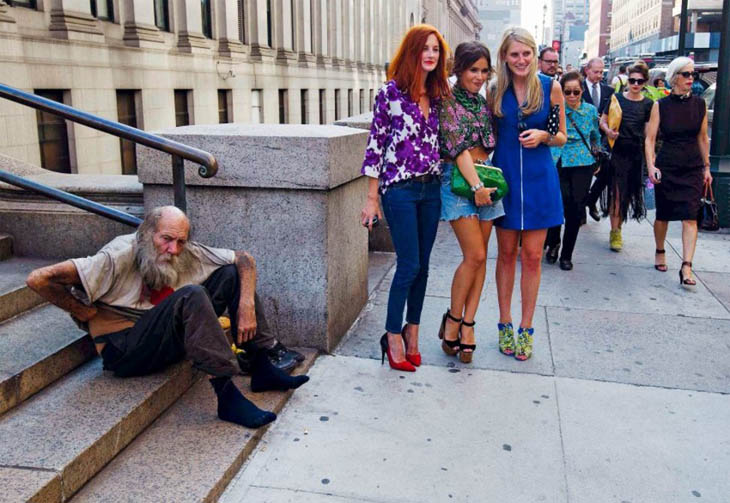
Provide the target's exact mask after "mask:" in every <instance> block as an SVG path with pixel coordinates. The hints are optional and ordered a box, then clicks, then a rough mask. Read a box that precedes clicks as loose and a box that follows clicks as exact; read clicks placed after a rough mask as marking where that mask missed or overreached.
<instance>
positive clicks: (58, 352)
mask: <svg viewBox="0 0 730 503" xmlns="http://www.w3.org/2000/svg"><path fill="white" fill-rule="evenodd" d="M94 356H96V350H95V349H94V344H93V343H92V342H91V338H90V337H89V336H88V335H87V334H86V332H84V331H82V330H80V329H79V328H78V327H77V326H76V324H75V323H74V322H73V321H72V320H71V317H70V316H69V315H68V314H67V313H65V312H64V311H62V310H61V309H59V308H57V307H56V306H50V305H48V306H42V307H39V308H36V309H33V310H31V311H28V312H25V313H23V314H21V315H19V316H16V317H15V318H13V319H12V320H8V321H5V322H4V323H0V415H1V414H3V413H4V412H7V411H8V410H9V409H11V408H13V407H15V406H16V405H18V404H20V403H21V402H23V401H24V400H26V399H27V398H29V397H31V396H32V395H34V394H35V393H37V392H39V391H40V390H42V389H43V388H45V387H46V386H48V385H49V384H51V383H52V382H54V381H56V380H57V379H59V378H61V377H63V376H64V375H66V374H68V373H69V372H71V371H72V370H73V369H75V368H76V367H78V366H79V365H81V364H82V363H84V362H86V361H88V360H90V359H91V358H93V357H94Z"/></svg>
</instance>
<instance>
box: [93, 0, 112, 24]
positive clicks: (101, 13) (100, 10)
mask: <svg viewBox="0 0 730 503" xmlns="http://www.w3.org/2000/svg"><path fill="white" fill-rule="evenodd" d="M91 15H92V16H94V17H96V18H99V19H107V20H109V21H113V20H114V3H113V2H112V0H91Z"/></svg>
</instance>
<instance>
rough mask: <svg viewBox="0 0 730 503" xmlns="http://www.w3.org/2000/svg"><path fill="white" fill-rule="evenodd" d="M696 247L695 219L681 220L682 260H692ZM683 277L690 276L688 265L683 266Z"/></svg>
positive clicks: (690, 271)
mask: <svg viewBox="0 0 730 503" xmlns="http://www.w3.org/2000/svg"><path fill="white" fill-rule="evenodd" d="M696 247H697V220H682V262H692V259H693V258H694V256H695V248H696ZM682 269H683V270H682V273H683V274H684V277H685V278H692V276H693V274H692V269H691V267H690V266H686V265H685V266H683V268H682Z"/></svg>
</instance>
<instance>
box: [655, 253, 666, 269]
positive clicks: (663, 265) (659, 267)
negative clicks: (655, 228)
mask: <svg viewBox="0 0 730 503" xmlns="http://www.w3.org/2000/svg"><path fill="white" fill-rule="evenodd" d="M654 253H655V254H656V255H664V254H665V253H666V250H660V249H659V248H657V249H656V250H655V251H654ZM654 269H656V270H657V271H659V272H667V264H666V263H664V264H657V263H656V258H655V259H654Z"/></svg>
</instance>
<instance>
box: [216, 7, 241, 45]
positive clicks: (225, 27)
mask: <svg viewBox="0 0 730 503" xmlns="http://www.w3.org/2000/svg"><path fill="white" fill-rule="evenodd" d="M215 16H216V21H217V23H216V25H217V26H218V53H219V54H220V55H221V56H222V57H224V58H233V57H235V56H242V55H243V54H245V52H246V50H245V48H244V46H243V44H242V43H241V41H240V40H238V16H239V12H238V0H217V1H216V9H215Z"/></svg>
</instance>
